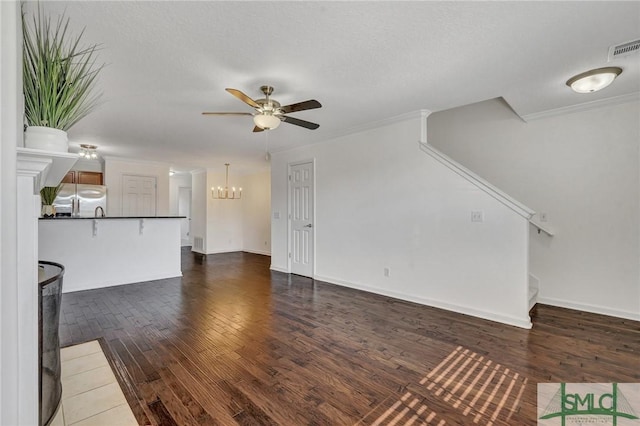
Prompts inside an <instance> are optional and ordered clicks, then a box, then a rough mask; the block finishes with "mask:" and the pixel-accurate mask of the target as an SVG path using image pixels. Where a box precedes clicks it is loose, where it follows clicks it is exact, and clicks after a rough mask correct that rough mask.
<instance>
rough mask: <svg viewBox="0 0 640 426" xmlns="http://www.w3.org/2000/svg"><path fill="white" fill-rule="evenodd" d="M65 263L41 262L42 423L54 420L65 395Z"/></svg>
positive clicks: (39, 281)
mask: <svg viewBox="0 0 640 426" xmlns="http://www.w3.org/2000/svg"><path fill="white" fill-rule="evenodd" d="M63 275H64V266H62V265H60V264H58V263H53V262H45V261H40V262H38V284H39V287H40V292H39V299H40V303H39V305H40V306H39V310H38V311H39V312H38V323H39V328H40V330H39V338H38V346H39V351H40V425H41V426H44V425H48V424H49V423H51V421H52V420H53V418H54V416H55V414H56V412H57V411H58V408H59V407H60V401H61V399H62V382H61V380H60V375H61V370H60V335H59V332H58V330H59V326H60V309H61V306H60V305H61V302H62V276H63Z"/></svg>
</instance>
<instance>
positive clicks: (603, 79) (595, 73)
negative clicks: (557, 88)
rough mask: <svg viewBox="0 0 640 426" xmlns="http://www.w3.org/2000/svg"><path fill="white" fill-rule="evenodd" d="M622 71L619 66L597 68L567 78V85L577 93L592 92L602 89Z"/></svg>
mask: <svg viewBox="0 0 640 426" xmlns="http://www.w3.org/2000/svg"><path fill="white" fill-rule="evenodd" d="M621 72H622V68H619V67H605V68H597V69H594V70H589V71H587V72H583V73H581V74H578V75H576V76H573V77H571V78H570V79H569V80H567V86H569V87H571V88H572V89H573V91H574V92H577V93H592V92H597V91H598V90H602V89H604V88H605V87H607V86H608V85H610V84H611V83H613V80H615V79H616V77H617V76H619V75H620V73H621Z"/></svg>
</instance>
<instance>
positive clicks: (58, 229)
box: [38, 216, 182, 293]
mask: <svg viewBox="0 0 640 426" xmlns="http://www.w3.org/2000/svg"><path fill="white" fill-rule="evenodd" d="M181 218H182V217H181V216H151V217H140V216H135V217H122V216H106V217H97V218H95V217H57V218H47V219H44V218H43V219H41V220H40V221H38V257H39V259H46V260H48V261H53V262H56V263H60V264H61V265H63V266H64V268H65V275H64V287H63V292H65V293H66V292H71V291H79V290H89V289H96V288H102V287H109V286H114V285H122V284H130V283H136V282H143V281H152V280H159V279H164V278H172V277H179V276H182V271H181V266H180V223H181V221H180V220H175V219H181Z"/></svg>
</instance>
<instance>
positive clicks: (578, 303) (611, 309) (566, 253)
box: [428, 99, 640, 320]
mask: <svg viewBox="0 0 640 426" xmlns="http://www.w3.org/2000/svg"><path fill="white" fill-rule="evenodd" d="M639 117H640V107H639V103H638V102H630V103H625V104H620V105H615V106H607V107H601V108H598V109H594V110H590V111H584V112H576V113H572V114H566V115H561V116H555V117H550V118H543V119H539V120H535V121H531V122H528V123H524V122H522V121H521V120H520V119H519V118H518V117H517V116H516V115H515V114H514V113H513V112H512V111H511V110H510V109H509V107H508V105H506V104H505V103H504V101H502V100H500V99H494V100H489V101H485V102H481V103H478V104H474V105H469V106H465V107H460V108H455V109H452V110H448V111H443V112H438V113H434V114H432V115H431V116H430V117H429V120H428V122H429V126H428V140H429V143H430V144H432V145H434V146H435V147H437V148H439V149H441V150H442V151H443V152H445V153H446V154H447V155H449V156H451V157H453V158H454V159H455V160H457V161H459V162H461V163H462V164H464V165H465V166H467V167H468V168H470V169H472V170H474V171H475V172H476V173H478V174H480V175H482V176H483V177H484V178H485V179H487V180H488V181H490V182H492V183H493V184H495V185H497V186H498V187H500V188H502V189H503V190H505V191H507V192H509V193H510V194H511V195H513V196H515V197H516V198H518V199H519V200H520V201H522V202H524V203H525V204H527V205H529V206H530V207H532V208H533V209H534V210H536V211H537V212H541V213H542V212H545V213H547V215H548V222H547V225H548V226H549V227H550V228H552V229H553V230H554V231H555V232H556V235H555V236H554V237H551V238H550V237H548V236H546V235H545V234H540V235H538V234H537V233H535V232H532V234H531V266H530V269H531V273H532V274H533V275H535V276H536V277H537V278H538V279H539V280H540V295H539V301H540V302H542V303H548V304H553V305H558V306H565V307H572V308H577V309H582V310H586V311H591V312H597V313H604V314H610V315H616V316H621V317H626V318H632V319H636V320H638V319H640V265H639V262H640V260H639V259H640V249H639V244H640V227H639V222H640V220H639V218H640V208H639V204H640V172H639V164H640V160H639V159H640V149H639V144H640V124H639V123H640V119H639ZM535 219H536V220H540V219H539V217H536V218H535Z"/></svg>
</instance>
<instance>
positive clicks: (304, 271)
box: [289, 161, 315, 278]
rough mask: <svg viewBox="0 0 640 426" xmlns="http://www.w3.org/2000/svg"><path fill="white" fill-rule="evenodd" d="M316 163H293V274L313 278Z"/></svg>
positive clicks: (290, 218)
mask: <svg viewBox="0 0 640 426" xmlns="http://www.w3.org/2000/svg"><path fill="white" fill-rule="evenodd" d="M314 183H315V182H314V163H313V161H309V162H304V163H293V164H289V256H290V259H289V261H290V268H289V269H290V271H291V273H293V274H297V275H302V276H305V277H310V278H313V272H314V267H313V265H314V259H315V256H314V248H315V243H314V240H315V232H314V228H313V223H314V219H315V210H314V209H315V203H314V197H315V192H314Z"/></svg>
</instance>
